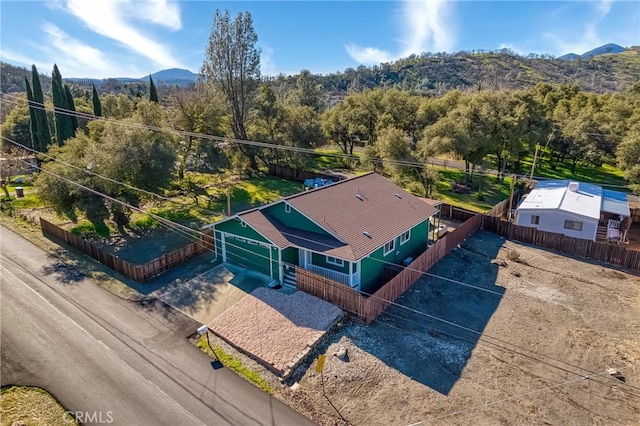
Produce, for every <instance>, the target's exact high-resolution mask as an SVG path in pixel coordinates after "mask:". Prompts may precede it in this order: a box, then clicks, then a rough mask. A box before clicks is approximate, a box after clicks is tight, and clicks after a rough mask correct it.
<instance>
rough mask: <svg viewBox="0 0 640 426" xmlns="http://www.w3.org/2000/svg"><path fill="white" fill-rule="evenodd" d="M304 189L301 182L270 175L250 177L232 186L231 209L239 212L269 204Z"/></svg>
mask: <svg viewBox="0 0 640 426" xmlns="http://www.w3.org/2000/svg"><path fill="white" fill-rule="evenodd" d="M302 191H304V187H303V185H302V183H301V182H293V181H290V180H286V179H282V178H277V177H273V176H268V175H265V176H260V177H255V178H250V179H247V180H243V181H240V182H238V183H236V184H234V185H233V186H232V188H231V211H232V212H233V213H237V212H239V211H242V210H246V209H250V208H252V207H257V206H260V205H263V204H269V203H272V202H274V201H277V200H279V199H280V198H282V197H286V196H289V195H293V194H297V193H298V192H302ZM225 203H226V201H225ZM225 207H226V205H225Z"/></svg>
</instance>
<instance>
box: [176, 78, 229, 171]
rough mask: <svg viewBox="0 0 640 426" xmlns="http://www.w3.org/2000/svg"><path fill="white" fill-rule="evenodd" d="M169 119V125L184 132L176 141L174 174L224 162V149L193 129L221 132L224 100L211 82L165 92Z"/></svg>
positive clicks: (219, 134)
mask: <svg viewBox="0 0 640 426" xmlns="http://www.w3.org/2000/svg"><path fill="white" fill-rule="evenodd" d="M168 102H169V103H170V108H169V121H170V122H171V124H172V125H173V128H175V129H177V130H182V131H185V132H188V133H189V134H188V135H184V136H180V138H179V139H178V142H177V156H178V178H179V179H180V180H183V179H184V177H185V171H186V170H188V168H189V166H190V167H191V168H203V169H205V170H208V171H215V170H217V169H219V168H220V167H223V166H225V165H226V157H225V155H224V152H223V151H222V150H221V149H220V148H219V147H218V146H217V143H216V142H215V141H212V140H210V139H203V138H199V137H198V136H197V135H194V133H203V134H207V135H214V136H224V130H223V123H224V119H225V111H224V106H225V105H224V101H222V100H221V96H220V93H219V92H217V91H216V90H215V89H214V88H213V87H212V86H207V85H200V84H198V85H196V87H195V88H193V89H187V90H183V89H180V90H176V91H175V92H174V93H173V94H172V95H170V96H169V98H168Z"/></svg>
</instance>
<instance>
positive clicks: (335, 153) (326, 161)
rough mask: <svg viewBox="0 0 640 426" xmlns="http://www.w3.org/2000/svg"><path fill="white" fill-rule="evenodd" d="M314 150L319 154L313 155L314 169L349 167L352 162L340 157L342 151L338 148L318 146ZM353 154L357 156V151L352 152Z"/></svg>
mask: <svg viewBox="0 0 640 426" xmlns="http://www.w3.org/2000/svg"><path fill="white" fill-rule="evenodd" d="M316 152H318V153H319V154H318V155H314V159H315V161H316V165H315V167H314V169H315V170H324V169H344V168H351V167H352V165H353V162H354V160H351V159H348V158H344V157H342V155H344V153H343V152H342V151H341V150H340V149H329V148H319V149H316ZM322 154H325V155H322ZM353 155H355V156H357V155H358V153H357V152H354V154H353Z"/></svg>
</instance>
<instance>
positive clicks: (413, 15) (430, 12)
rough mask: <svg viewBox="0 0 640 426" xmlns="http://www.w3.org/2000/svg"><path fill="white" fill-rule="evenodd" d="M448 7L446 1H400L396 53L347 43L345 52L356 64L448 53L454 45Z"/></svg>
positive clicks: (450, 4)
mask: <svg viewBox="0 0 640 426" xmlns="http://www.w3.org/2000/svg"><path fill="white" fill-rule="evenodd" d="M451 6H452V2H451V1H450V0H404V1H403V3H402V7H401V9H400V13H399V16H398V17H399V21H400V22H399V27H400V29H401V34H402V37H401V38H400V40H399V42H400V44H401V46H402V47H401V49H400V50H399V51H398V52H395V53H391V52H389V51H387V50H382V49H379V48H377V47H361V46H358V45H355V44H348V45H346V46H345V48H346V50H347V53H348V54H349V56H351V57H352V58H353V59H354V60H355V61H357V62H359V63H362V64H375V63H381V62H389V61H392V60H395V59H398V58H401V57H406V56H409V55H411V54H420V53H422V52H443V51H451V50H452V49H453V48H454V46H455V34H454V31H453V30H452V28H453V23H452V22H451Z"/></svg>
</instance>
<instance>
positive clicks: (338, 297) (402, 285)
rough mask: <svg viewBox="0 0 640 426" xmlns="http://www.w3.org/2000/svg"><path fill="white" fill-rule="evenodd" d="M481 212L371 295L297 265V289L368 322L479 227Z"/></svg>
mask: <svg viewBox="0 0 640 426" xmlns="http://www.w3.org/2000/svg"><path fill="white" fill-rule="evenodd" d="M481 225H482V216H480V215H475V216H473V217H471V218H470V219H469V220H467V221H466V222H465V223H463V224H462V225H460V226H459V227H458V228H456V229H454V230H453V231H451V232H450V233H448V234H447V235H446V236H445V237H443V238H440V239H439V240H438V241H437V242H436V243H435V244H433V245H431V247H429V248H428V249H427V250H426V251H425V252H424V253H422V254H421V255H420V256H418V257H417V258H416V259H415V260H414V261H413V262H411V264H409V266H407V267H406V268H404V269H403V270H402V271H401V272H400V273H399V274H398V275H396V276H395V277H394V278H392V279H391V280H390V281H389V282H387V283H386V284H385V285H383V286H382V287H381V288H380V289H379V290H377V291H376V292H375V293H373V294H372V295H368V296H367V295H364V294H362V293H360V292H358V291H356V290H353V289H352V288H350V287H349V286H347V285H344V284H340V283H338V282H336V281H332V280H330V279H328V278H325V277H323V276H322V275H318V274H315V273H313V272H310V271H308V270H306V269H303V268H300V267H296V279H297V286H298V290H302V291H304V292H306V293H309V294H311V295H313V296H316V297H319V298H321V299H323V300H326V301H327V302H330V303H333V304H334V305H337V306H339V307H340V308H342V309H344V310H345V311H347V312H348V313H349V314H351V315H353V316H355V317H357V318H359V319H361V320H362V321H364V322H365V323H367V324H369V323H371V322H372V321H373V320H375V319H376V317H377V316H378V315H380V314H381V313H382V312H383V311H384V310H385V309H386V308H387V307H388V306H389V305H390V304H391V303H393V302H395V301H396V299H398V297H400V296H401V295H402V294H403V293H404V292H405V291H407V290H408V289H409V288H410V287H411V286H412V285H413V284H414V283H415V282H416V281H418V280H419V279H420V277H421V276H422V275H423V272H426V271H428V270H429V269H430V268H431V267H432V266H433V265H435V264H436V263H437V262H438V261H439V260H440V259H442V258H443V257H444V256H446V255H447V254H448V253H449V252H450V251H451V250H452V249H453V248H454V247H457V246H458V244H460V243H461V242H462V241H464V240H465V239H466V238H467V237H468V236H469V235H471V234H473V233H474V232H476V231H477V230H478V229H480V226H481Z"/></svg>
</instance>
